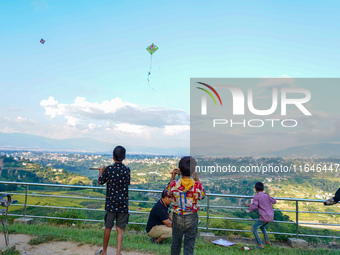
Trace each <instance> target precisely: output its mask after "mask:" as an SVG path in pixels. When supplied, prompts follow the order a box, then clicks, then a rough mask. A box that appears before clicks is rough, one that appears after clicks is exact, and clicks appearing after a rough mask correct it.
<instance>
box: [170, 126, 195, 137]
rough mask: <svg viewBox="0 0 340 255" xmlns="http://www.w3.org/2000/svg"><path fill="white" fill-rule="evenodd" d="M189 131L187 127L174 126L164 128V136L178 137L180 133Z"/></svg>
mask: <svg viewBox="0 0 340 255" xmlns="http://www.w3.org/2000/svg"><path fill="white" fill-rule="evenodd" d="M189 130H190V126H189V125H176V126H165V127H164V134H166V135H178V134H180V133H183V132H186V131H189Z"/></svg>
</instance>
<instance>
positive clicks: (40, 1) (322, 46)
mask: <svg viewBox="0 0 340 255" xmlns="http://www.w3.org/2000/svg"><path fill="white" fill-rule="evenodd" d="M339 7H340V3H339V2H337V1H210V2H207V1H85V0H82V1H63V0H58V1H48V0H45V1H44V0H35V1H0V24H1V26H0V77H1V79H0V85H1V100H0V132H7V133H9V132H20V133H28V134H35V135H41V136H45V137H51V138H58V139H64V138H72V137H93V138H95V139H97V140H102V141H110V142H112V143H115V142H122V143H126V144H133V143H134V142H138V143H140V144H143V143H145V144H148V145H150V146H154V147H157V146H164V144H167V146H169V147H188V146H189V130H188V125H189V122H188V121H189V117H188V116H189V109H190V97H189V95H190V93H189V90H190V78H191V77H255V78H257V77H281V76H289V77H339V70H340V69H339V59H340V58H339V57H340V50H339V46H338V45H340V35H339V33H338V31H339V30H340V20H339V18H338V13H339V9H340V8H339ZM41 38H43V39H45V40H46V42H45V44H44V45H42V44H40V43H39V40H40V39H41ZM151 43H155V44H156V45H157V46H158V47H159V50H158V51H157V52H156V53H155V54H154V56H153V64H152V71H151V76H150V86H151V87H152V88H154V90H156V91H154V90H152V89H151V88H150V87H149V86H148V83H147V73H148V71H149V67H150V54H149V53H148V52H147V51H146V50H145V48H146V47H147V46H149V45H150V44H151ZM77 98H78V99H77ZM117 98H118V99H117ZM103 102H107V103H103ZM110 107H111V108H110ZM105 108H110V109H111V111H109V110H105ZM122 116H123V118H122ZM113 134H119V137H120V139H121V140H117V139H112V138H110V137H112V135H113ZM110 139H111V140H110Z"/></svg>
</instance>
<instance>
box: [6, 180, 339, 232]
mask: <svg viewBox="0 0 340 255" xmlns="http://www.w3.org/2000/svg"><path fill="white" fill-rule="evenodd" d="M0 184H8V185H20V186H24V187H25V193H16V192H0V194H10V195H22V196H25V203H24V204H12V205H11V206H23V207H24V210H23V214H8V215H9V216H16V217H24V218H25V217H29V218H43V219H60V220H73V221H88V222H103V220H96V219H78V218H65V217H54V216H47V215H44V216H39V215H28V214H27V208H28V207H36V208H51V209H67V210H86V211H104V210H103V209H91V208H84V207H63V206H47V205H31V204H28V203H27V199H28V197H29V196H32V197H55V198H73V199H83V200H97V201H105V199H104V198H97V197H82V196H62V195H50V194H37V193H29V192H28V191H29V187H30V186H43V187H54V188H59V189H61V188H67V189H92V190H98V189H99V190H106V187H95V186H77V185H63V184H46V183H28V182H9V181H0ZM129 192H141V193H161V192H162V191H160V190H145V189H129ZM206 197H207V199H206V201H207V202H206V203H205V204H201V205H200V207H201V208H206V216H199V218H204V219H206V226H205V227H199V229H204V230H206V232H208V231H209V230H210V231H216V230H219V231H232V232H252V231H250V230H243V229H224V228H211V227H210V222H211V220H212V219H223V220H234V221H256V220H255V219H249V218H233V217H214V216H210V211H211V210H213V209H220V208H223V209H228V210H229V209H230V210H237V209H246V207H237V206H219V205H212V204H211V202H210V198H211V197H219V198H238V199H241V198H247V199H251V198H253V196H243V195H231V194H212V193H208V194H206ZM275 199H276V200H282V201H290V202H295V210H279V209H274V211H281V212H293V213H295V215H296V216H295V222H294V221H274V222H277V223H283V224H294V225H295V233H282V232H268V233H269V234H278V235H290V236H295V237H296V238H298V237H299V236H304V237H319V238H340V236H327V235H308V234H301V233H299V225H320V226H340V224H328V223H316V222H315V223H310V222H299V214H301V213H308V214H310V213H317V214H332V215H340V213H335V212H316V211H299V202H310V203H322V202H324V201H323V200H320V199H301V198H284V197H275ZM129 202H130V203H153V204H154V203H156V201H140V200H129ZM129 213H130V214H149V212H141V211H131V210H130V211H129ZM129 224H135V225H146V222H129Z"/></svg>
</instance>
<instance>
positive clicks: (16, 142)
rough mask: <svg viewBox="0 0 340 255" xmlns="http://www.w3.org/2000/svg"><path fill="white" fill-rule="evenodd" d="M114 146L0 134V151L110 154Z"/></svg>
mask: <svg viewBox="0 0 340 255" xmlns="http://www.w3.org/2000/svg"><path fill="white" fill-rule="evenodd" d="M113 146H115V144H112V143H106V142H100V141H97V140H94V139H91V138H74V139H64V140H58V139H51V138H45V137H42V136H36V135H28V134H20V133H2V132H0V149H11V150H13V149H16V150H18V149H19V150H20V149H22V150H37V151H57V152H62V151H64V152H90V153H111V151H112V149H113ZM129 151H130V153H139V154H140V153H141V154H156V155H188V154H189V149H186V148H154V147H142V146H135V147H134V148H129Z"/></svg>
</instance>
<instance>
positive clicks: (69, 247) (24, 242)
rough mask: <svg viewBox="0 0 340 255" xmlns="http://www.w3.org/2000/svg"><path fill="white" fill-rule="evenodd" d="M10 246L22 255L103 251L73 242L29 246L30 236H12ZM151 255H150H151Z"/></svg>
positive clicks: (91, 254)
mask: <svg viewBox="0 0 340 255" xmlns="http://www.w3.org/2000/svg"><path fill="white" fill-rule="evenodd" d="M9 238H10V240H9V242H10V244H15V245H16V249H17V250H18V251H19V252H20V253H21V254H22V255H46V254H63V255H94V253H95V252H96V251H98V250H100V249H101V247H99V246H95V245H92V246H91V245H88V244H79V243H73V242H48V243H42V244H39V245H29V244H28V242H29V240H31V238H32V237H31V236H28V235H21V234H19V235H10V236H9ZM3 245H5V241H4V238H3V236H0V246H3ZM108 254H109V255H115V254H116V249H115V248H114V247H110V248H109V250H108ZM122 254H123V255H146V254H145V253H140V252H126V251H124V252H122ZM149 255H150V254H149Z"/></svg>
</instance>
